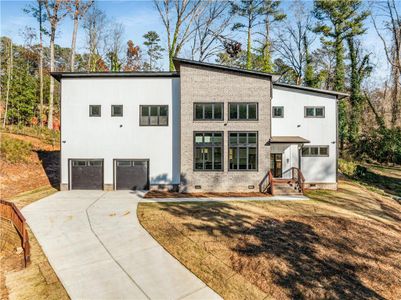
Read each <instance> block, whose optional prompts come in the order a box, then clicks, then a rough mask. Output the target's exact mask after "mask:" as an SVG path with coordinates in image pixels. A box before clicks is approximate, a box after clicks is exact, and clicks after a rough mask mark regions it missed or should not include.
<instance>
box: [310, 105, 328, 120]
mask: <svg viewBox="0 0 401 300" xmlns="http://www.w3.org/2000/svg"><path fill="white" fill-rule="evenodd" d="M324 115H325V112H324V106H305V118H324Z"/></svg>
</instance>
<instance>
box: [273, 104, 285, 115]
mask: <svg viewBox="0 0 401 300" xmlns="http://www.w3.org/2000/svg"><path fill="white" fill-rule="evenodd" d="M272 112H273V118H284V106H273V109H272Z"/></svg>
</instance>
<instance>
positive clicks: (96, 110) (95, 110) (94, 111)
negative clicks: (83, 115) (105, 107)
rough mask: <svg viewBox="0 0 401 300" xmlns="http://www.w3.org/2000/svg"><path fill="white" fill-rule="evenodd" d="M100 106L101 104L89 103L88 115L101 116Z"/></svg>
mask: <svg viewBox="0 0 401 300" xmlns="http://www.w3.org/2000/svg"><path fill="white" fill-rule="evenodd" d="M101 116H102V106H101V105H89V117H101Z"/></svg>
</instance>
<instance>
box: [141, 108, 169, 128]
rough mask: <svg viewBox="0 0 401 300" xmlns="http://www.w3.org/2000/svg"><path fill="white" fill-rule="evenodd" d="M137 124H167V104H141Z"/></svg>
mask: <svg viewBox="0 0 401 300" xmlns="http://www.w3.org/2000/svg"><path fill="white" fill-rule="evenodd" d="M139 125H141V126H168V105H141V106H140V117H139Z"/></svg>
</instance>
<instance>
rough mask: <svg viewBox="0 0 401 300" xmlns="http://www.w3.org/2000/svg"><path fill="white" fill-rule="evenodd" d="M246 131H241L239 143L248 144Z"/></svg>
mask: <svg viewBox="0 0 401 300" xmlns="http://www.w3.org/2000/svg"><path fill="white" fill-rule="evenodd" d="M246 135H247V134H246V133H240V134H239V143H240V144H246V143H247V140H246Z"/></svg>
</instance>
